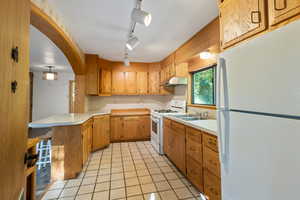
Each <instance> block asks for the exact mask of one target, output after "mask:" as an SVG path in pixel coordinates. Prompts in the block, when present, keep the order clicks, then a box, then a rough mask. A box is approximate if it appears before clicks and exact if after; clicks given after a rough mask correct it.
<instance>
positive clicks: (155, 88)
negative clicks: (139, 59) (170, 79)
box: [149, 71, 160, 94]
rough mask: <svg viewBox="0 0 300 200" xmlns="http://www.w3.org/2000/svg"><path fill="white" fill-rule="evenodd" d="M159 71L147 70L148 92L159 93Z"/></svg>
mask: <svg viewBox="0 0 300 200" xmlns="http://www.w3.org/2000/svg"><path fill="white" fill-rule="evenodd" d="M159 74H160V73H159V72H155V71H152V72H149V94H159V88H160V75H159Z"/></svg>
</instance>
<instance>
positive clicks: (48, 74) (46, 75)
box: [43, 66, 57, 81]
mask: <svg viewBox="0 0 300 200" xmlns="http://www.w3.org/2000/svg"><path fill="white" fill-rule="evenodd" d="M47 68H48V71H44V72H43V80H48V81H53V80H57V72H54V71H53V68H54V67H53V66H47Z"/></svg>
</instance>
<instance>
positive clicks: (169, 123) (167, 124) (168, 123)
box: [164, 119, 171, 127]
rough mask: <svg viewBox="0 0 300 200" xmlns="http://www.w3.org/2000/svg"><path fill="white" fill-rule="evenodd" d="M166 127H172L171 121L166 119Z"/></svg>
mask: <svg viewBox="0 0 300 200" xmlns="http://www.w3.org/2000/svg"><path fill="white" fill-rule="evenodd" d="M164 126H167V127H171V120H169V119H164Z"/></svg>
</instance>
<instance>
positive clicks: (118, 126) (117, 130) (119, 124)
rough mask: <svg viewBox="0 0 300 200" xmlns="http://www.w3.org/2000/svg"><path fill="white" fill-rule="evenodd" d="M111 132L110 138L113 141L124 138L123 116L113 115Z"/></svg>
mask: <svg viewBox="0 0 300 200" xmlns="http://www.w3.org/2000/svg"><path fill="white" fill-rule="evenodd" d="M110 127H111V134H110V140H111V141H112V142H116V141H120V140H123V139H124V122H123V118H122V117H111V126H110Z"/></svg>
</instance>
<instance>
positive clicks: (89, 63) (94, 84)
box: [85, 54, 99, 95]
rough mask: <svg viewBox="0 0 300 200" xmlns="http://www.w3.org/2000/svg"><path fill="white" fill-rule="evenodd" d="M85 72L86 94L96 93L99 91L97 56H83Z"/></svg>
mask: <svg viewBox="0 0 300 200" xmlns="http://www.w3.org/2000/svg"><path fill="white" fill-rule="evenodd" d="M85 62H86V67H87V72H86V79H85V80H86V94H88V95H98V93H99V88H98V87H99V66H98V56H97V55H91V54H87V55H86V56H85Z"/></svg>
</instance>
